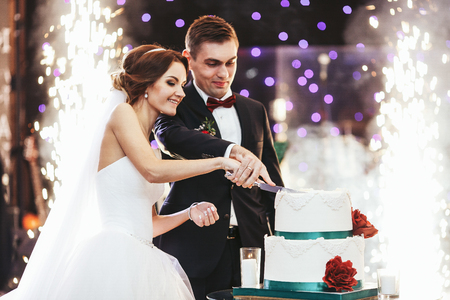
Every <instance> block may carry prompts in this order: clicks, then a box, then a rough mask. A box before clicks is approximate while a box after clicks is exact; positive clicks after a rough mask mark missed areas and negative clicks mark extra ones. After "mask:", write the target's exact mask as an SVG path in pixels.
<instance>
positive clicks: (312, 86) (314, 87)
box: [309, 83, 319, 94]
mask: <svg viewBox="0 0 450 300" xmlns="http://www.w3.org/2000/svg"><path fill="white" fill-rule="evenodd" d="M318 90H319V86H318V85H317V84H315V83H311V84H310V85H309V91H310V92H311V93H313V94H314V93H317V91H318Z"/></svg>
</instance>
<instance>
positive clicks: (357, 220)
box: [352, 208, 378, 239]
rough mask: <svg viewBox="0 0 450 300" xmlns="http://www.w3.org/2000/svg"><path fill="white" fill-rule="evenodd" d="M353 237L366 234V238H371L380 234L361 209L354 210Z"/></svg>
mask: <svg viewBox="0 0 450 300" xmlns="http://www.w3.org/2000/svg"><path fill="white" fill-rule="evenodd" d="M352 222H353V235H361V234H364V238H365V239H367V238H371V237H373V236H374V235H376V234H377V233H378V229H376V228H375V227H374V226H373V225H372V224H371V223H370V222H369V221H368V220H367V217H366V216H365V215H363V214H362V213H361V212H360V211H359V209H355V210H353V208H352Z"/></svg>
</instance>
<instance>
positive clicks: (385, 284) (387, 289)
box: [380, 275, 396, 295]
mask: <svg viewBox="0 0 450 300" xmlns="http://www.w3.org/2000/svg"><path fill="white" fill-rule="evenodd" d="M380 285H381V294H383V295H395V294H396V289H395V275H382V276H381V277H380Z"/></svg>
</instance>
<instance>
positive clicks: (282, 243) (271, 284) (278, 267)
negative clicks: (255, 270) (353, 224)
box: [264, 236, 364, 291]
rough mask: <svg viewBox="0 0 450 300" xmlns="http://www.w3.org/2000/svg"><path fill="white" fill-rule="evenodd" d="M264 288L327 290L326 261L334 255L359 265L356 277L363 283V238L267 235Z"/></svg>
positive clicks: (359, 283)
mask: <svg viewBox="0 0 450 300" xmlns="http://www.w3.org/2000/svg"><path fill="white" fill-rule="evenodd" d="M265 252H266V257H265V266H264V285H265V288H270V289H276V290H289V291H294V290H303V291H328V289H327V285H326V284H325V283H324V282H323V277H324V276H325V269H326V264H327V262H328V261H329V260H330V259H332V258H334V257H335V256H337V255H338V256H340V257H341V259H342V261H347V260H350V261H351V262H352V264H353V268H355V269H356V272H357V273H356V275H355V277H354V278H355V279H356V280H357V281H358V285H357V286H355V287H353V289H361V288H362V287H363V286H364V281H363V279H364V238H363V237H360V236H354V237H348V238H346V239H328V240H325V239H323V238H318V239H315V240H287V239H285V238H284V237H282V236H269V237H266V238H265Z"/></svg>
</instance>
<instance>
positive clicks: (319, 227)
mask: <svg viewBox="0 0 450 300" xmlns="http://www.w3.org/2000/svg"><path fill="white" fill-rule="evenodd" d="M275 208H276V210H275V230H276V231H278V232H289V233H291V232H292V233H295V232H316V233H317V232H333V231H351V230H352V228H353V225H352V214H351V201H350V194H349V192H348V190H345V189H336V190H334V191H331V192H325V191H314V190H305V193H288V192H286V191H280V192H278V193H277V195H276V198H275ZM364 247H365V244H364V236H353V237H347V238H344V239H324V238H323V237H321V238H318V239H313V240H289V239H286V238H284V237H283V236H266V237H265V250H266V257H265V270H264V279H268V280H274V281H284V282H322V278H323V276H324V275H325V268H326V263H327V262H328V261H329V260H330V259H332V258H334V257H335V256H337V255H339V256H340V257H341V258H342V261H344V262H345V261H347V260H350V261H351V262H352V264H353V268H355V269H356V271H357V274H356V275H355V279H356V280H363V279H364Z"/></svg>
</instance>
